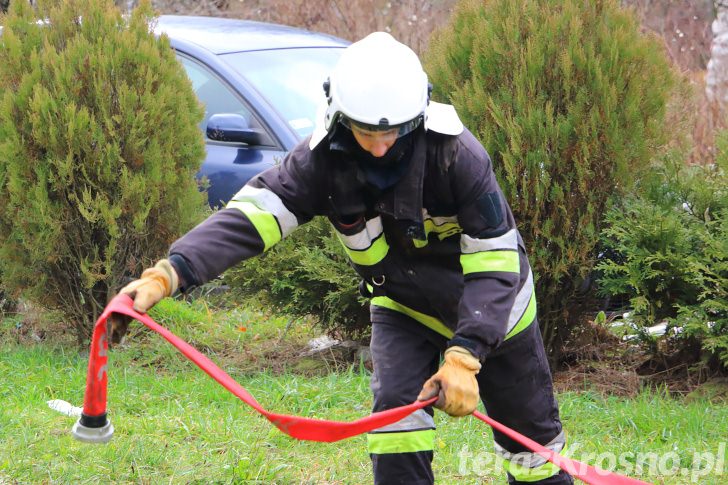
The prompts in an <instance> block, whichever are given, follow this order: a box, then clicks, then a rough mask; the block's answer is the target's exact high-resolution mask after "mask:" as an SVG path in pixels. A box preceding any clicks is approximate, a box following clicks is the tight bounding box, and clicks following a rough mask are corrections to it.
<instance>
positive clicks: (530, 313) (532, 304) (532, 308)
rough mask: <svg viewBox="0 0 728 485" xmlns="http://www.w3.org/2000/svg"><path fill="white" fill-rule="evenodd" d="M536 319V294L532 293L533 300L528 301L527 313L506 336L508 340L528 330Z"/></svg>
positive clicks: (524, 313)
mask: <svg viewBox="0 0 728 485" xmlns="http://www.w3.org/2000/svg"><path fill="white" fill-rule="evenodd" d="M535 319H536V292H535V291H531V299H530V300H529V301H528V306H527V307H526V311H525V312H523V316H522V317H521V319H520V320H519V321H518V323H517V324H516V326H515V327H513V328H512V329H511V331H510V332H508V334H506V338H505V339H506V340H508V339H509V338H511V337H513V336H514V335H517V334H519V333H521V332H522V331H524V330H525V329H527V328H528V326H529V325H531V324H532V323H533V321H534V320H535Z"/></svg>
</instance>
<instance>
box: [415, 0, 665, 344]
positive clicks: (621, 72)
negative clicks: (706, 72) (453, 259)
mask: <svg viewBox="0 0 728 485" xmlns="http://www.w3.org/2000/svg"><path fill="white" fill-rule="evenodd" d="M425 65H426V70H427V71H428V73H429V75H430V79H431V81H432V82H433V84H434V95H435V97H436V98H438V99H440V100H443V101H447V102H451V103H452V104H454V105H455V107H456V108H457V110H458V112H459V114H460V116H461V118H462V119H463V121H464V123H465V125H466V126H468V127H469V128H470V129H471V130H472V131H473V132H474V133H475V135H476V136H477V137H478V138H479V139H480V140H481V142H482V143H483V144H484V146H485V147H486V148H487V150H488V152H489V153H490V155H491V156H492V158H493V164H494V167H495V171H496V175H497V177H498V180H499V182H500V184H501V186H502V187H503V190H504V192H505V194H506V197H507V198H508V200H509V201H510V204H511V207H512V208H513V211H514V214H515V217H516V219H517V222H518V223H519V225H520V229H521V233H522V234H523V237H524V239H525V241H526V244H527V245H528V247H529V250H530V254H531V261H532V264H533V268H534V272H535V275H536V278H537V295H538V297H539V299H538V301H539V318H540V322H541V325H542V330H543V331H544V337H545V341H546V344H547V346H548V347H549V348H550V350H551V351H558V349H559V346H560V344H561V343H562V341H563V340H564V338H566V336H567V335H568V334H569V332H570V331H571V330H572V329H573V328H574V327H575V326H576V325H578V324H579V322H580V317H581V315H580V312H581V310H582V308H581V307H580V305H579V304H578V303H579V298H578V297H579V288H580V286H582V283H583V281H584V278H586V277H587V275H588V274H589V272H590V271H591V270H592V267H593V264H594V259H595V246H596V245H597V242H598V238H599V233H600V229H601V228H602V225H603V220H604V214H605V211H606V210H607V208H608V207H609V205H610V202H611V201H612V200H613V199H614V198H619V197H620V195H621V194H623V193H625V192H626V191H628V190H629V189H630V187H631V184H632V180H633V179H634V178H635V177H636V176H637V175H638V174H639V173H640V172H641V171H642V170H643V169H644V168H645V167H646V166H647V164H648V162H649V161H650V157H651V156H652V155H653V154H654V153H655V152H656V151H657V150H658V148H659V147H660V144H661V143H662V142H663V140H664V138H665V133H664V128H665V127H664V112H665V105H666V101H667V98H668V95H669V90H670V88H671V85H672V84H673V82H674V81H673V73H672V71H671V69H670V67H669V64H668V62H667V60H666V58H665V56H664V54H663V49H662V47H661V45H660V43H659V42H657V41H656V40H654V39H653V38H651V37H649V36H647V35H646V34H643V33H641V32H640V26H639V24H638V21H637V19H636V17H635V16H634V15H633V14H632V12H630V11H627V10H624V9H623V8H621V7H620V5H619V2H618V1H616V0H588V1H587V0H534V1H530V2H514V1H511V0H491V1H488V2H483V1H481V0H463V1H461V2H460V3H459V4H458V5H457V7H456V9H455V11H454V13H453V15H452V17H451V20H450V22H449V24H448V25H447V26H445V27H444V28H443V29H442V30H440V31H439V32H438V33H436V34H435V36H434V37H433V39H432V40H431V43H430V47H429V49H428V51H427V53H426V55H425Z"/></svg>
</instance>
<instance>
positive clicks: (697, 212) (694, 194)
mask: <svg viewBox="0 0 728 485" xmlns="http://www.w3.org/2000/svg"><path fill="white" fill-rule="evenodd" d="M718 146H719V151H718V153H717V156H716V163H715V164H714V165H710V166H685V165H684V164H682V163H681V162H680V161H678V163H670V164H666V165H664V166H662V167H660V169H659V170H656V171H655V173H654V175H653V176H652V177H650V178H649V179H645V180H644V182H643V183H644V184H645V187H644V190H643V191H642V192H641V194H640V195H635V196H632V197H628V198H625V199H624V200H623V201H621V202H620V203H619V204H617V205H615V206H614V207H613V208H612V209H610V210H609V212H608V213H607V222H608V227H607V228H606V229H605V231H604V233H603V239H604V245H605V246H606V247H609V248H611V249H612V254H611V257H610V258H607V259H605V260H604V261H601V262H600V263H599V264H598V265H597V269H598V274H599V275H600V276H599V279H598V284H599V288H600V292H601V293H602V294H604V295H607V296H614V295H619V296H626V297H627V298H629V301H630V303H631V312H630V319H631V323H632V325H633V327H634V328H633V330H635V334H636V335H637V336H638V337H639V338H640V340H641V341H642V342H643V343H645V344H647V345H646V347H647V348H648V349H649V350H651V351H653V352H654V353H656V354H658V356H661V357H664V356H665V355H664V354H666V353H672V352H681V351H682V353H681V355H686V356H687V355H690V352H689V349H692V348H699V349H700V348H702V349H703V351H704V353H703V354H704V355H703V357H704V358H705V360H707V361H708V362H710V360H711V359H715V360H717V361H720V362H721V363H722V365H723V367H724V368H725V369H728V133H725V134H723V136H722V140H721V142H720V143H719V145H718ZM663 322H665V323H666V324H667V328H666V332H665V334H664V336H660V337H655V336H652V335H650V334H649V333H648V332H646V330H645V329H646V328H647V327H651V326H654V325H656V324H658V323H663ZM660 340H664V341H666V343H667V344H668V345H659V344H660ZM696 344H697V345H696ZM688 363H690V362H688Z"/></svg>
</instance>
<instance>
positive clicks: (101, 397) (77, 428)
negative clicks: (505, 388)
mask: <svg viewBox="0 0 728 485" xmlns="http://www.w3.org/2000/svg"><path fill="white" fill-rule="evenodd" d="M111 313H120V314H123V315H128V316H130V317H132V318H134V319H135V320H138V321H140V322H141V323H143V324H144V325H146V326H147V327H149V328H150V329H152V330H154V331H155V332H157V333H159V334H160V335H161V336H162V337H164V338H165V339H166V340H167V341H168V342H169V343H171V344H172V345H174V346H175V347H177V349H178V350H179V351H180V352H182V354H184V355H185V357H187V358H188V359H190V360H191V361H192V362H194V363H195V364H196V365H197V366H198V367H199V368H200V369H202V370H203V371H205V372H206V373H207V374H208V375H209V376H210V377H212V378H213V379H215V380H216V381H217V382H219V383H220V384H222V386H223V387H225V388H226V389H227V390H229V391H230V392H231V393H233V394H234V395H236V396H237V397H238V398H240V399H241V400H242V401H243V402H245V403H246V404H248V405H249V406H250V407H252V408H253V409H255V410H256V411H258V412H259V413H260V414H262V415H263V416H265V418H266V419H267V420H268V421H270V422H271V423H273V424H274V425H275V426H276V427H277V428H278V429H280V430H281V431H283V432H284V433H286V434H287V435H289V436H292V437H293V438H296V439H299V440H309V441H325V442H332V441H339V440H342V439H345V438H350V437H352V436H356V435H359V434H362V433H366V432H368V431H371V430H374V429H377V428H380V427H382V426H386V425H388V424H391V423H394V422H397V421H399V420H400V419H402V418H404V417H406V416H408V415H410V414H411V413H413V412H414V411H416V410H417V409H422V408H423V407H426V406H429V405H431V404H432V403H433V402H434V401H435V400H436V398H433V399H430V400H429V401H415V402H413V403H412V404H408V405H406V406H401V407H398V408H394V409H388V410H386V411H381V412H378V413H374V414H371V415H369V416H366V417H364V418H360V419H357V420H355V421H350V422H341V421H328V420H323V419H312V418H305V417H300V416H290V415H287V414H277V413H272V412H270V411H267V410H266V409H264V408H263V406H261V405H260V404H259V403H258V401H256V400H255V398H254V397H253V396H252V395H251V394H250V393H249V392H248V391H246V390H245V388H243V386H241V385H240V384H238V383H237V382H235V381H234V380H233V378H232V377H230V376H229V375H227V374H226V373H225V371H223V370H222V369H220V368H219V367H218V366H217V365H215V364H214V363H213V362H212V361H211V360H210V359H208V358H207V357H205V356H204V355H202V354H201V353H200V352H198V351H197V350H196V349H195V348H193V347H192V346H191V345H190V344H188V343H187V342H185V341H184V340H182V339H180V338H179V337H177V336H176V335H174V334H173V333H172V332H170V331H169V330H167V329H166V328H164V327H162V326H161V325H159V324H158V323H156V322H155V321H154V320H152V319H151V318H150V317H149V316H148V315H146V314H140V313H137V312H136V311H134V309H133V308H132V300H131V298H129V297H128V296H126V295H118V296H117V297H115V298H114V299H113V300H111V302H110V303H109V304H108V305H107V306H106V308H105V309H104V312H103V313H102V314H101V316H100V317H99V319H98V320H97V321H96V325H95V327H94V333H93V337H92V339H91V353H90V357H89V363H88V375H87V378H86V394H85V396H84V403H83V413H82V414H81V417H80V418H79V420H78V422H76V424H75V425H74V426H73V435H74V437H76V438H77V439H79V440H81V441H85V442H90V443H105V442H107V441H109V440H110V439H111V437H112V436H113V434H114V428H113V426H111V423H110V421H109V420H108V418H107V416H106V388H107V365H108V342H107V339H106V320H107V319H108V317H109V315H110V314H111ZM473 415H474V416H475V417H476V418H478V419H480V420H481V421H484V422H486V423H487V424H488V425H490V426H492V427H493V428H494V429H497V430H498V431H500V432H502V433H504V434H506V435H507V436H509V437H510V438H511V439H513V440H514V441H516V442H518V443H520V444H521V445H523V446H525V447H526V448H528V449H529V450H531V451H532V452H534V453H537V454H539V455H540V456H542V457H543V458H545V459H546V460H548V461H550V462H551V463H554V464H555V465H556V466H558V467H560V468H561V469H563V470H564V471H566V472H567V473H569V474H571V475H573V476H574V477H576V478H579V479H580V480H582V481H584V482H586V483H589V484H593V485H637V484H642V485H645V484H646V482H642V481H640V480H636V479H633V478H628V477H625V476H622V475H618V474H616V473H612V472H608V471H605V470H601V469H598V468H595V467H592V466H590V465H587V464H585V463H581V462H579V461H576V460H572V459H570V458H566V457H564V456H561V455H559V454H558V453H556V452H554V451H552V450H549V449H548V448H545V447H543V446H541V445H540V444H538V443H536V442H535V441H533V440H531V439H529V438H527V437H525V436H523V435H522V434H520V433H517V432H516V431H514V430H512V429H510V428H508V427H506V426H504V425H502V424H500V423H498V422H497V421H494V420H493V419H491V418H489V417H488V416H486V415H484V414H482V413H480V412H478V411H475V412H474V413H473Z"/></svg>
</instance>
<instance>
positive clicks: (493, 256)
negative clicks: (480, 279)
mask: <svg viewBox="0 0 728 485" xmlns="http://www.w3.org/2000/svg"><path fill="white" fill-rule="evenodd" d="M460 264H461V265H462V267H463V274H470V273H483V272H488V271H503V272H507V273H519V272H520V263H519V259H518V251H482V252H479V253H472V254H461V255H460Z"/></svg>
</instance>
